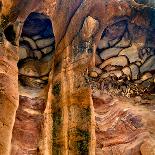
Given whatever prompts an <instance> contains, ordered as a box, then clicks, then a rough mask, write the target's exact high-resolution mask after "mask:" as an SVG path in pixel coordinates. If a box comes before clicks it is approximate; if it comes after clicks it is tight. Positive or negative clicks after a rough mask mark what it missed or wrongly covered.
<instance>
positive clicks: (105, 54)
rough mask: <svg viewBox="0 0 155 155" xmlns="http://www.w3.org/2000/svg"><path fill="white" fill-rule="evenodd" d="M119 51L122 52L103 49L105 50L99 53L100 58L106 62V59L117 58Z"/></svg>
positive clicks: (114, 49)
mask: <svg viewBox="0 0 155 155" xmlns="http://www.w3.org/2000/svg"><path fill="white" fill-rule="evenodd" d="M121 50H122V49H121V48H109V49H105V50H103V52H101V53H100V57H101V58H102V59H103V60H107V59H108V58H111V57H115V56H117V55H118V54H119V52H120V51H121Z"/></svg>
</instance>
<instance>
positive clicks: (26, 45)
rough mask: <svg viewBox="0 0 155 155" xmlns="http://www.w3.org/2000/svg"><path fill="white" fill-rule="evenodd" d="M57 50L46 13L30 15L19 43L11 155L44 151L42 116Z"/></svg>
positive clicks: (28, 154)
mask: <svg viewBox="0 0 155 155" xmlns="http://www.w3.org/2000/svg"><path fill="white" fill-rule="evenodd" d="M54 50H55V39H54V34H53V29H52V23H51V21H50V19H49V18H48V17H47V16H46V15H44V14H40V13H36V12H33V13H31V14H30V15H29V16H28V17H27V19H26V21H25V23H24V26H23V29H22V34H21V37H20V41H19V62H18V69H19V95H20V96H19V107H18V110H17V114H16V120H15V124H14V129H13V138H12V152H11V155H15V154H20V155H21V154H25V155H26V154H27V155H30V154H39V153H40V152H41V145H42V138H43V137H42V130H43V122H44V115H43V113H44V110H45V108H46V102H47V101H46V100H47V93H48V89H47V88H48V76H49V73H50V71H51V61H52V56H53V53H54Z"/></svg>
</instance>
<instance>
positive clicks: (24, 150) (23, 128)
mask: <svg viewBox="0 0 155 155" xmlns="http://www.w3.org/2000/svg"><path fill="white" fill-rule="evenodd" d="M19 103H20V106H19V108H18V110H17V114H16V121H15V124H14V129H13V138H12V151H11V155H16V154H25V155H30V154H39V150H40V149H39V143H40V138H41V136H42V132H41V130H42V123H43V115H42V114H43V112H44V110H45V106H46V105H45V100H44V99H41V98H34V99H31V98H28V97H24V96H20V102H19Z"/></svg>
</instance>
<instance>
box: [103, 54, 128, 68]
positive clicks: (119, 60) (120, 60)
mask: <svg viewBox="0 0 155 155" xmlns="http://www.w3.org/2000/svg"><path fill="white" fill-rule="evenodd" d="M108 65H112V66H122V67H124V66H126V65H128V59H127V58H126V56H118V57H113V58H109V59H108V60H105V61H104V62H103V63H102V64H101V65H100V68H101V69H103V68H105V67H106V66H108Z"/></svg>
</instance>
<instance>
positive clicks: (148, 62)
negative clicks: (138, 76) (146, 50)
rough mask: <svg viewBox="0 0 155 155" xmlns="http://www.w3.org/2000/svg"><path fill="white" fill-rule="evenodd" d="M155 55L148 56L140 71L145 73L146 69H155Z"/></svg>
mask: <svg viewBox="0 0 155 155" xmlns="http://www.w3.org/2000/svg"><path fill="white" fill-rule="evenodd" d="M154 62H155V56H151V57H150V58H148V59H147V60H146V61H145V62H144V64H143V65H142V66H141V67H140V72H141V73H144V72H146V71H154V70H155V63H154Z"/></svg>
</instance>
